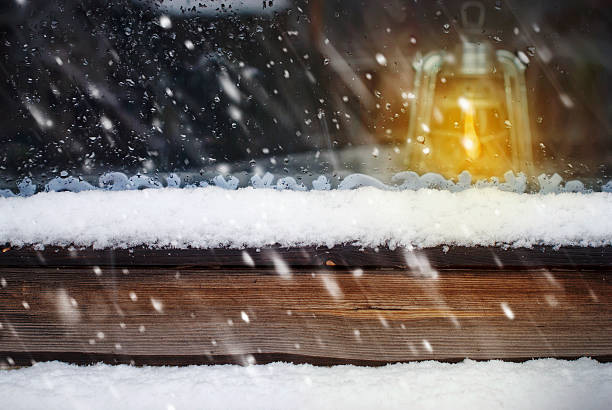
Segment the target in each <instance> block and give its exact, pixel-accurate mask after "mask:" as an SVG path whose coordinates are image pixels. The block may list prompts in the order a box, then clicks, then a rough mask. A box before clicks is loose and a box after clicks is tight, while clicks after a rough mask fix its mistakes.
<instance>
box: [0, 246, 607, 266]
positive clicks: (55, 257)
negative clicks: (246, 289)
mask: <svg viewBox="0 0 612 410" xmlns="http://www.w3.org/2000/svg"><path fill="white" fill-rule="evenodd" d="M245 254H246V255H248V256H249V258H250V259H251V260H252V261H253V264H254V266H255V267H257V268H265V267H273V266H274V264H275V262H274V261H275V259H279V258H280V259H282V260H283V261H284V262H285V263H287V264H288V265H291V266H296V267H297V266H301V267H316V266H336V267H363V268H410V266H411V265H414V257H421V258H425V259H427V260H428V261H429V263H430V264H431V266H433V267H434V268H439V269H447V268H453V269H454V268H497V269H500V268H504V269H533V268H543V267H548V268H579V269H585V268H607V267H610V266H612V247H610V246H608V247H600V248H580V247H565V248H560V249H554V248H552V247H534V248H532V249H526V248H516V249H515V248H510V249H502V248H499V247H461V246H450V247H446V246H444V247H442V246H440V247H435V248H427V249H418V250H413V251H408V250H406V249H405V248H396V249H389V248H379V249H378V248H377V249H372V248H360V247H357V246H351V245H346V246H336V247H333V248H331V249H328V248H325V247H320V248H316V247H297V248H281V247H271V248H265V249H261V250H259V249H244V250H240V249H227V248H219V249H150V248H144V247H136V248H130V249H104V250H101V249H92V248H83V249H77V248H74V247H67V248H63V247H46V248H45V249H43V250H36V249H34V248H32V247H24V248H12V247H10V246H8V245H7V246H5V247H4V248H3V249H2V252H1V253H0V266H15V267H24V266H100V267H104V266H167V267H168V266H200V267H209V268H214V267H238V268H244V267H248V266H249V265H247V263H245V259H244V255H245Z"/></svg>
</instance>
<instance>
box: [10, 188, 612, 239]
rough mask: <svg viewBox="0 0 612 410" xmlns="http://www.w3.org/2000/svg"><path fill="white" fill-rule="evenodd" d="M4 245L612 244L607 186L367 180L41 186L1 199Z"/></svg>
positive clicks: (611, 195)
mask: <svg viewBox="0 0 612 410" xmlns="http://www.w3.org/2000/svg"><path fill="white" fill-rule="evenodd" d="M233 182H234V181H233V180H231V179H230V180H229V181H227V182H226V183H227V184H232V183H233ZM291 183H293V181H291ZM0 243H11V244H12V245H14V246H23V245H27V244H34V245H63V246H67V245H70V244H74V245H76V246H89V245H93V246H95V247H97V248H104V247H129V246H137V245H150V246H172V247H189V246H191V247H197V248H214V247H219V246H227V247H237V248H240V247H262V246H267V245H274V244H280V245H282V246H300V245H321V246H330V247H331V246H334V245H338V244H347V243H353V244H358V245H362V246H371V247H375V246H381V245H388V246H391V247H395V246H407V247H410V246H415V247H431V246H437V245H462V246H476V245H482V246H491V245H509V246H513V247H529V246H533V245H538V244H539V245H552V246H568V245H577V246H605V245H610V244H612V193H605V192H595V193H588V194H584V193H560V194H546V195H545V194H517V193H513V192H504V191H501V190H499V189H493V188H479V189H476V188H470V189H466V190H463V191H460V192H449V191H446V190H442V191H440V190H433V189H420V190H418V191H385V190H379V189H376V188H372V187H365V188H360V189H355V190H331V191H318V190H312V191H307V192H300V191H292V190H280V189H275V190H272V189H254V188H240V189H237V190H225V189H221V188H219V187H214V186H208V187H206V188H194V189H175V188H162V189H145V190H139V191H102V190H95V191H83V192H79V193H74V192H42V193H38V194H35V195H33V196H30V197H12V198H0Z"/></svg>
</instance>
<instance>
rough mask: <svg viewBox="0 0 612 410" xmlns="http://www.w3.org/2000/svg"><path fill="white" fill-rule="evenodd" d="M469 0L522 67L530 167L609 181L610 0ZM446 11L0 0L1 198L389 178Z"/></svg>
mask: <svg viewBox="0 0 612 410" xmlns="http://www.w3.org/2000/svg"><path fill="white" fill-rule="evenodd" d="M483 3H484V5H485V8H486V21H485V31H484V34H485V35H486V36H487V37H488V38H489V40H490V41H491V42H492V43H493V44H494V45H495V47H498V48H503V49H507V50H510V51H512V52H515V53H518V52H519V51H521V52H523V53H525V55H526V56H528V59H529V64H528V68H527V71H526V73H527V86H528V95H529V98H530V106H529V109H530V115H531V120H532V129H533V137H534V141H535V143H534V145H535V146H534V153H535V158H536V159H535V168H536V169H538V170H539V172H549V173H550V172H558V173H560V174H561V175H562V176H563V177H564V178H565V179H573V178H578V179H582V180H586V181H587V182H589V183H591V184H601V182H605V181H607V180H608V179H609V178H610V176H609V175H610V166H611V165H612V133H611V126H612V115H611V114H612V72H611V71H612V44H611V42H610V40H611V39H612V11H611V9H612V8H610V7H609V6H610V4H609V2H608V1H604V0H586V1H578V0H575V1H569V0H567V1H564V0H562V1H555V2H551V1H533V0H531V1H523V0H520V1H519V0H511V1H484V2H483ZM461 4H462V2H460V1H415V0H404V1H400V0H389V1H383V0H380V1H365V0H364V1H339V0H309V1H306V0H303V1H300V0H295V1H292V0H283V1H279V0H274V1H259V0H252V1H251V0H243V1H238V0H230V1H227V0H226V1H212V0H201V1H191V0H174V1H172V0H165V1H163V2H160V1H145V0H64V1H56V0H40V1H36V0H4V1H3V2H1V3H0V107H1V110H0V139H1V144H0V185H2V186H14V184H15V181H16V180H18V179H21V178H23V177H25V176H31V177H33V178H34V179H35V180H45V179H48V178H50V177H53V176H55V175H57V174H59V173H60V172H61V171H67V172H68V173H69V174H72V175H82V176H84V177H86V178H90V179H93V180H96V179H97V176H98V175H99V174H100V173H102V172H106V171H110V170H115V171H123V172H126V173H132V174H133V173H136V172H141V173H148V174H153V175H155V174H157V173H167V172H182V173H184V175H187V176H190V175H191V177H192V178H194V179H197V177H198V175H201V176H204V175H212V174H214V173H218V172H221V173H233V174H242V175H244V176H247V175H250V174H252V173H253V172H263V171H271V172H275V173H278V174H287V175H292V176H297V177H298V178H304V179H308V178H310V177H312V176H313V175H314V176H316V175H317V174H321V173H324V174H327V175H330V176H335V177H336V178H340V177H342V176H343V175H346V174H348V173H352V172H363V173H367V174H371V175H376V176H379V177H388V176H389V175H391V174H393V173H395V172H399V171H403V170H404V169H402V167H401V166H400V165H398V164H399V163H400V162H401V161H398V160H397V159H398V158H399V157H401V155H403V152H402V147H403V145H404V144H405V135H406V129H407V126H408V109H407V106H406V104H405V103H406V102H407V101H406V98H405V95H406V93H410V92H411V90H412V87H413V79H414V76H413V69H412V61H413V60H414V58H415V57H416V56H418V55H419V53H420V54H425V53H427V52H428V51H431V50H435V49H445V50H452V49H453V48H454V46H455V44H456V43H457V42H458V41H459V36H458V32H460V28H458V25H459V23H458V22H459V9H460V6H461ZM379 53H380V54H382V55H384V56H385V59H386V65H384V64H381V63H380V61H377V59H376V55H377V54H379ZM402 93H404V97H402ZM408 103H409V104H410V103H413V101H410V100H408ZM388 130H390V131H388Z"/></svg>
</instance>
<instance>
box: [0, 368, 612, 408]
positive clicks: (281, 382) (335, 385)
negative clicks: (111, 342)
mask: <svg viewBox="0 0 612 410" xmlns="http://www.w3.org/2000/svg"><path fill="white" fill-rule="evenodd" d="M611 385H612V364H601V363H598V362H596V361H594V360H591V359H586V358H583V359H579V360H577V361H561V360H554V359H542V360H533V361H529V362H525V363H505V362H500V361H491V362H474V361H469V360H466V361H464V362H462V363H456V364H448V363H439V362H420V363H410V364H395V365H389V366H385V367H377V368H371V367H354V366H335V367H313V366H310V365H292V364H286V363H273V364H269V365H265V366H259V365H255V366H247V367H240V366H236V365H226V366H190V367H157V368H156V367H130V366H127V365H120V366H109V365H103V364H99V365H95V366H87V367H77V366H73V365H68V364H63V363H59V362H50V363H39V364H36V365H34V366H33V367H30V368H22V369H19V370H13V371H2V372H0V394H1V395H2V401H3V406H5V407H6V408H11V409H65V408H87V409H108V408H113V409H124V408H125V409H176V410H179V409H181V410H183V409H196V408H197V409H202V408H206V409H287V408H297V409H306V408H310V409H343V408H347V409H348V408H351V409H374V408H381V407H382V408H387V409H395V408H397V409H407V408H419V409H447V408H448V409H450V408H452V409H481V408H482V409H502V408H503V409H555V410H561V409H578V408H579V409H604V408H608V407H607V406H609V404H610V403H611V402H612V389H610V386H611Z"/></svg>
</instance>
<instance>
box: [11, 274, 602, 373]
mask: <svg viewBox="0 0 612 410" xmlns="http://www.w3.org/2000/svg"><path fill="white" fill-rule="evenodd" d="M356 273H357V274H355V273H354V272H352V271H351V270H330V269H325V268H323V267H321V268H316V269H308V268H299V269H296V268H293V269H291V271H290V273H289V274H288V275H279V274H277V273H276V272H275V271H274V270H270V269H258V270H249V269H230V270H225V269H202V268H168V267H126V268H121V267H114V268H108V267H100V268H96V269H95V270H94V268H92V267H87V268H84V267H74V266H73V267H70V266H68V267H36V268H31V267H6V266H4V267H0V277H2V278H3V281H2V284H3V285H4V286H3V287H2V288H0V295H1V297H0V319H1V324H2V328H1V329H0V352H4V353H2V354H3V355H10V356H11V360H16V359H17V360H21V361H26V360H29V358H32V359H35V360H40V359H41V358H43V359H44V358H47V359H48V358H63V359H64V360H70V361H77V362H88V361H97V360H105V361H109V362H116V361H119V362H121V361H123V362H125V361H128V362H129V361H130V360H134V361H135V362H137V363H153V364H160V360H161V361H162V363H166V364H173V363H179V364H186V363H220V362H222V363H225V362H237V363H248V362H251V361H256V362H257V361H259V362H262V361H263V362H265V361H270V360H278V359H279V358H280V359H283V358H284V359H286V360H294V361H298V362H300V361H306V362H311V363H370V364H378V363H386V362H396V361H409V360H427V359H436V360H458V359H462V358H465V357H470V358H473V359H493V358H497V359H507V360H517V359H526V358H531V357H577V356H593V357H598V358H604V359H606V358H609V357H612V284H611V283H610V282H611V281H610V274H609V271H607V270H599V271H578V270H574V271H568V270H550V269H531V270H505V271H499V270H498V269H492V270H480V271H473V270H447V271H439V272H435V271H431V270H427V269H425V270H424V271H423V270H421V271H419V270H414V271H410V270H402V269H394V270H388V269H380V270H365V271H363V272H361V271H357V272H356ZM164 358H165V359H164ZM164 360H165V361H164Z"/></svg>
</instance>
